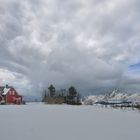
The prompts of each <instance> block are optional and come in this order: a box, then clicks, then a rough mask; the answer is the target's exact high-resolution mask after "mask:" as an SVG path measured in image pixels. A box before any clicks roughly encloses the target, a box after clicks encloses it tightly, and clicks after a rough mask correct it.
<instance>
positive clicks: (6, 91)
mask: <svg viewBox="0 0 140 140" xmlns="http://www.w3.org/2000/svg"><path fill="white" fill-rule="evenodd" d="M9 90H10V88H4V90H3V91H4V92H3V93H2V95H6V94H7V93H8V91H9Z"/></svg>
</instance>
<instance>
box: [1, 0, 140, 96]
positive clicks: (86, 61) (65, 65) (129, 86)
mask: <svg viewBox="0 0 140 140" xmlns="http://www.w3.org/2000/svg"><path fill="white" fill-rule="evenodd" d="M5 84H9V85H12V86H14V87H16V88H17V89H18V90H19V91H20V93H21V94H22V95H24V96H39V95H40V94H41V90H42V89H43V88H47V87H48V86H49V85H50V84H53V85H54V86H55V87H56V88H57V89H60V88H68V87H69V86H71V85H73V86H75V87H76V88H77V90H78V91H79V92H80V93H82V94H84V95H88V94H100V93H105V92H107V91H110V90H112V89H114V88H115V89H116V88H117V89H123V90H127V91H138V92H139V91H140V1H139V0H24V1H19V0H5V1H4V0H0V85H5Z"/></svg>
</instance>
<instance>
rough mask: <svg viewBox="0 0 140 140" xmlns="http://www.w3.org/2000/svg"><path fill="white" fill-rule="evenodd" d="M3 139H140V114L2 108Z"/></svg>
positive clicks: (0, 127) (41, 107)
mask: <svg viewBox="0 0 140 140" xmlns="http://www.w3.org/2000/svg"><path fill="white" fill-rule="evenodd" d="M0 140H140V114H139V113H138V112H134V111H122V110H116V109H111V108H101V107H98V106H85V105H82V106H71V105H45V104H27V105H19V106H17V105H1V106H0Z"/></svg>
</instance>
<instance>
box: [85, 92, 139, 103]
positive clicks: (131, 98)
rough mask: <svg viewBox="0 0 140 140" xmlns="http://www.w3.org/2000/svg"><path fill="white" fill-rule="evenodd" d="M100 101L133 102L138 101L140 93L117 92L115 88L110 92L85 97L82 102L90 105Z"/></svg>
mask: <svg viewBox="0 0 140 140" xmlns="http://www.w3.org/2000/svg"><path fill="white" fill-rule="evenodd" d="M100 101H107V102H123V101H128V102H133V103H140V93H132V94H128V93H125V92H119V91H117V90H114V91H113V92H112V93H110V94H105V95H91V96H88V97H86V98H85V100H84V102H83V104H86V105H91V104H94V103H96V102H100Z"/></svg>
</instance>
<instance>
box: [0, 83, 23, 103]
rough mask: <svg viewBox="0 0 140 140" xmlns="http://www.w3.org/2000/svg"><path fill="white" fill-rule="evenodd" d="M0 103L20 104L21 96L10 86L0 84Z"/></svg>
mask: <svg viewBox="0 0 140 140" xmlns="http://www.w3.org/2000/svg"><path fill="white" fill-rule="evenodd" d="M0 104H18V105H19V104H22V96H21V95H19V93H18V92H17V91H16V90H15V89H14V88H13V87H12V86H8V85H6V86H0Z"/></svg>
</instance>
